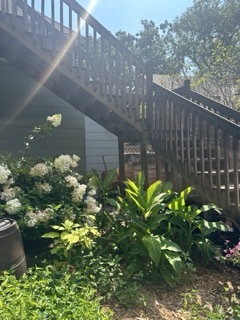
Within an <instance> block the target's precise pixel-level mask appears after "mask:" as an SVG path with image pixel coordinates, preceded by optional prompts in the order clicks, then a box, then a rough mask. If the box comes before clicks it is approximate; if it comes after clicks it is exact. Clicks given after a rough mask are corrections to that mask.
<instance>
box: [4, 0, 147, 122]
mask: <svg viewBox="0 0 240 320" xmlns="http://www.w3.org/2000/svg"><path fill="white" fill-rule="evenodd" d="M8 15H11V21H12V26H13V27H14V26H15V25H16V23H17V21H18V23H19V21H21V27H22V31H23V32H25V33H30V34H31V37H32V38H33V39H35V41H41V43H42V48H43V49H45V50H46V51H48V52H49V54H50V55H51V56H52V57H53V60H54V62H53V63H56V67H57V65H58V64H60V63H67V66H68V68H69V70H71V72H72V73H75V75H76V76H77V77H78V78H84V81H85V83H86V84H87V85H89V86H91V87H92V88H93V90H94V91H95V92H96V93H97V94H99V96H101V97H106V98H107V99H108V100H109V101H114V103H115V105H116V107H118V108H121V109H122V112H123V113H126V114H127V115H128V116H129V117H132V118H133V120H134V121H136V120H143V119H145V118H146V113H147V108H146V105H147V99H148V97H149V96H150V95H149V93H150V92H151V91H150V89H151V83H152V76H151V72H148V70H147V69H148V68H147V67H146V66H145V65H144V64H143V63H142V61H140V60H138V59H137V58H136V56H134V55H133V54H131V52H130V51H129V50H127V49H126V48H125V47H124V46H122V45H121V44H120V43H119V41H117V39H116V38H115V37H114V36H113V35H112V34H111V33H110V32H109V31H108V30H107V29H105V28H104V27H103V26H102V25H101V24H100V23H99V22H98V21H97V20H96V19H94V18H93V17H92V16H91V15H90V14H89V13H88V12H87V11H86V10H85V9H84V8H83V7H82V6H81V5H79V4H78V3H77V2H76V1H75V0H0V17H1V19H4V17H5V16H8ZM18 26H19V24H18ZM148 110H150V109H149V108H148Z"/></svg>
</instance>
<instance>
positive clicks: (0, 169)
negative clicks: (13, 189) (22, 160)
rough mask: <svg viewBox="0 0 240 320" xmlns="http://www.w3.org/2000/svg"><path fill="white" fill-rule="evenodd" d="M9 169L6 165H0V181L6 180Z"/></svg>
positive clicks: (9, 172)
mask: <svg viewBox="0 0 240 320" xmlns="http://www.w3.org/2000/svg"><path fill="white" fill-rule="evenodd" d="M10 175H11V171H10V170H9V169H8V167H7V166H6V165H0V183H2V184H4V183H6V182H7V181H8V177H9V176H10Z"/></svg>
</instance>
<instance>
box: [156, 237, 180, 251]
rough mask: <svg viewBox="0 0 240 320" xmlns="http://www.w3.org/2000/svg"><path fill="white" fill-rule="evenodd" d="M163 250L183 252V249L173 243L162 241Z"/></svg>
mask: <svg viewBox="0 0 240 320" xmlns="http://www.w3.org/2000/svg"><path fill="white" fill-rule="evenodd" d="M161 250H168V251H173V252H182V250H181V248H180V247H179V246H178V245H177V244H176V243H175V242H173V241H169V240H167V239H162V241H161Z"/></svg>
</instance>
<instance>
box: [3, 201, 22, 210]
mask: <svg viewBox="0 0 240 320" xmlns="http://www.w3.org/2000/svg"><path fill="white" fill-rule="evenodd" d="M21 208H22V205H21V203H20V201H19V200H18V199H17V198H14V199H11V200H8V201H7V202H6V207H5V210H6V212H7V213H9V214H15V213H18V212H19V211H20V210H21Z"/></svg>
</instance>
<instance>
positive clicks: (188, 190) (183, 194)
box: [179, 187, 193, 200]
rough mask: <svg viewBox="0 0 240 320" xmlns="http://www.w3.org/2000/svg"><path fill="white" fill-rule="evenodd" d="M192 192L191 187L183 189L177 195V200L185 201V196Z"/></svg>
mask: <svg viewBox="0 0 240 320" xmlns="http://www.w3.org/2000/svg"><path fill="white" fill-rule="evenodd" d="M192 190H193V187H187V188H186V189H184V190H183V191H182V192H180V194H179V198H183V199H185V200H186V198H187V196H188V195H189V193H190V192H191V191H192Z"/></svg>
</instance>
